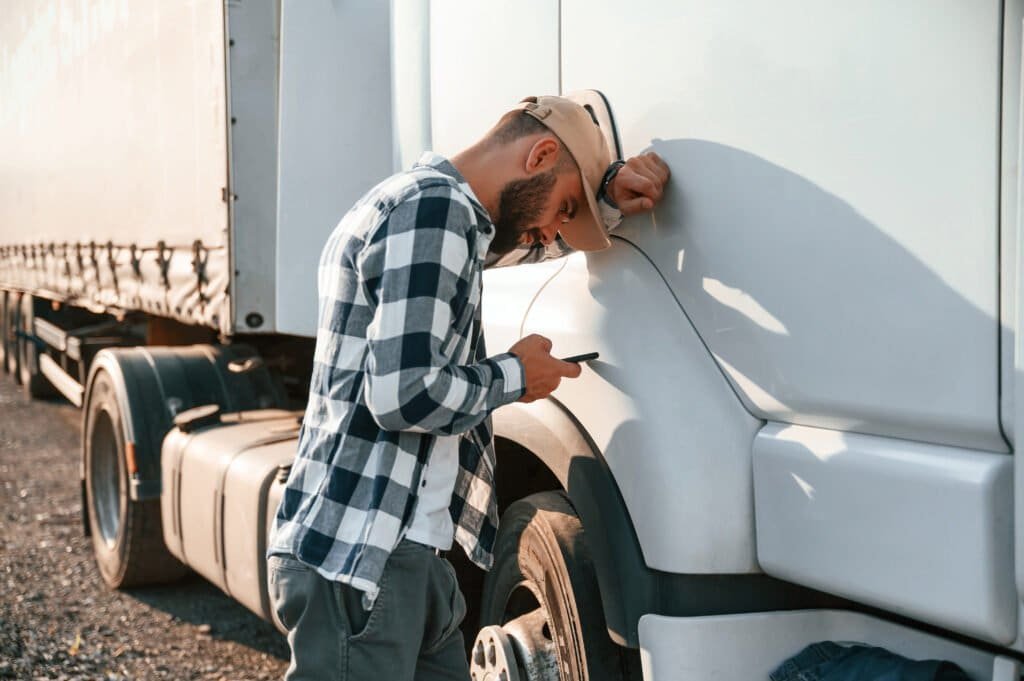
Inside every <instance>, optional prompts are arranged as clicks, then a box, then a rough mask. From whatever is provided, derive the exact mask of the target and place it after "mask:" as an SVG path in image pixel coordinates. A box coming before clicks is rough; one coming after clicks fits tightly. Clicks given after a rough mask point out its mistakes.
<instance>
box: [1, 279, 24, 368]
mask: <svg viewBox="0 0 1024 681" xmlns="http://www.w3.org/2000/svg"><path fill="white" fill-rule="evenodd" d="M20 297H21V294H20V293H15V292H13V291H8V292H7V296H6V298H5V299H4V319H5V320H6V323H5V325H4V371H6V372H7V373H8V374H10V375H11V376H13V377H14V380H15V382H20V381H21V367H20V366H19V363H18V337H17V336H16V335H15V334H16V331H17V329H18V319H19V317H20V313H19V308H20V305H19V299H20Z"/></svg>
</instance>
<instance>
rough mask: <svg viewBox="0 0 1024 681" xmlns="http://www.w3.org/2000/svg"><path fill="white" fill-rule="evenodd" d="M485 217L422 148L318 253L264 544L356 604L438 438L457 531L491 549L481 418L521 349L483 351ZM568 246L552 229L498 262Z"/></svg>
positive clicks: (490, 467) (401, 525)
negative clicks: (290, 458) (305, 382)
mask: <svg viewBox="0 0 1024 681" xmlns="http://www.w3.org/2000/svg"><path fill="white" fill-rule="evenodd" d="M616 214H617V213H616ZM494 231H495V227H494V225H493V224H492V223H491V220H490V216H489V215H488V213H487V211H486V210H485V209H484V208H483V206H481V205H480V203H479V202H478V201H477V199H476V197H475V195H474V194H473V192H472V190H471V189H470V187H469V185H468V183H466V181H465V180H464V179H463V178H462V176H461V175H460V174H459V172H458V171H457V170H456V169H455V167H454V166H453V165H452V164H451V163H450V162H448V161H447V160H446V159H444V158H442V157H440V156H437V155H434V154H426V155H424V157H423V158H422V159H421V160H420V162H419V163H417V164H416V165H415V166H414V167H413V169H412V170H410V171H408V172H403V173H399V174H397V175H394V176H392V177H390V178H388V179H387V180H385V181H384V182H382V183H380V184H379V185H377V186H376V187H374V188H373V189H371V190H370V191H369V192H368V193H367V194H366V195H365V196H364V197H363V198H362V199H361V200H360V201H359V202H358V203H357V204H356V205H355V206H354V207H353V208H352V209H351V210H350V211H349V212H348V214H346V215H345V217H344V218H343V219H342V221H341V223H340V224H339V225H338V227H337V228H336V229H335V230H334V232H333V233H332V234H331V236H330V238H329V239H328V241H327V244H326V246H325V248H324V251H323V254H322V256H321V259H320V267H319V273H318V286H319V330H318V332H317V339H316V351H315V357H314V365H313V377H312V381H311V385H310V395H309V404H308V406H307V408H306V414H305V418H304V420H303V424H302V429H301V431H300V434H299V444H298V453H297V457H296V460H295V464H294V465H293V467H292V471H291V474H290V476H289V478H288V482H287V485H286V487H285V492H284V497H283V498H282V501H281V505H280V507H279V508H278V511H277V515H276V518H275V522H274V528H273V532H272V536H271V541H270V548H269V549H268V554H269V555H273V554H292V555H294V556H295V557H296V558H298V560H300V561H301V562H303V563H306V564H307V565H310V566H312V567H313V568H315V569H316V570H317V572H319V573H320V574H321V575H323V576H324V577H326V578H327V579H331V580H335V581H339V582H343V583H347V584H351V585H352V586H353V587H355V588H357V589H360V590H362V591H364V592H366V599H365V602H366V604H367V605H369V604H372V602H373V601H374V600H375V599H376V596H377V593H378V583H379V581H380V578H381V575H382V574H383V571H384V565H385V563H386V562H387V559H388V556H389V555H390V554H391V551H392V550H393V549H394V547H395V546H397V545H398V543H399V542H400V541H401V539H402V538H403V537H404V536H405V533H406V531H407V530H408V529H409V525H410V524H411V523H412V520H413V514H414V511H415V505H416V500H417V490H418V489H419V486H420V485H421V484H422V482H421V477H422V474H423V470H424V467H425V466H426V465H427V463H428V461H429V459H430V456H431V452H432V451H435V449H436V448H437V447H440V446H450V447H455V448H457V451H458V460H459V471H458V477H457V480H456V483H455V489H454V492H453V494H452V500H451V506H450V513H451V516H452V521H453V523H454V526H455V540H456V541H457V542H458V543H459V544H460V545H461V546H462V547H463V548H464V549H465V551H466V554H467V555H468V556H469V558H470V559H471V560H472V561H473V562H474V563H476V564H477V565H479V566H480V567H482V568H484V569H487V568H489V567H490V566H491V563H492V562H493V556H492V553H491V552H492V549H493V546H494V539H495V535H496V532H497V527H498V514H497V504H496V501H495V494H494V468H495V455H494V449H493V443H492V432H491V425H490V418H489V416H490V413H491V412H492V411H494V410H495V409H497V408H498V407H500V406H502V405H504V404H508V403H510V402H513V401H515V400H517V399H519V398H520V397H521V396H522V395H523V393H524V392H525V386H524V376H523V368H522V364H521V363H520V361H519V360H518V358H516V357H515V356H514V355H512V354H510V353H503V354H500V355H495V356H493V357H487V356H486V352H485V349H484V342H483V336H482V333H481V323H480V319H481V316H480V295H481V290H482V286H481V276H482V273H483V268H484V266H485V264H488V265H489V264H493V263H494V262H495V261H494V259H491V260H488V257H487V256H488V254H487V249H488V246H489V245H490V243H491V240H492V238H493V236H494ZM569 250H570V249H569V248H568V247H567V246H566V245H565V244H564V242H562V241H561V240H559V241H558V242H556V244H552V246H550V247H549V248H548V249H547V250H545V249H543V248H539V249H538V248H533V249H526V250H520V251H518V252H517V253H516V255H514V256H512V257H509V256H506V257H505V258H502V259H501V261H500V263H497V264H512V263H513V262H534V261H538V260H544V259H547V258H548V257H557V256H559V255H564V254H565V253H568V252H569Z"/></svg>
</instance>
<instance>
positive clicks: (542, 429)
mask: <svg viewBox="0 0 1024 681" xmlns="http://www.w3.org/2000/svg"><path fill="white" fill-rule="evenodd" d="M493 423H494V432H495V437H496V438H498V439H504V440H508V441H510V442H514V443H515V444H517V445H519V446H520V447H522V448H524V449H526V450H528V451H529V452H530V453H531V454H533V455H534V456H536V457H537V458H538V459H539V460H540V461H542V462H543V463H544V465H545V466H547V468H548V469H549V470H550V471H551V472H552V473H553V474H554V476H555V477H556V478H557V479H558V480H559V482H560V483H561V484H562V487H563V489H564V490H565V491H566V493H567V494H568V496H569V500H570V501H571V502H572V505H573V508H574V509H575V510H576V513H577V515H578V516H579V518H580V522H581V523H582V525H583V532H584V538H585V541H586V545H587V549H588V550H589V552H590V555H591V558H592V560H593V562H594V567H595V570H596V573H597V581H598V588H599V589H600V592H601V604H602V608H603V610H604V616H605V622H606V624H607V626H608V634H609V636H610V637H611V639H612V640H613V641H614V642H615V643H617V644H619V645H623V646H627V647H630V648H638V647H639V646H640V636H639V622H640V617H641V616H643V615H645V614H658V615H665V616H669V617H688V616H700V615H721V614H732V613H743V612H759V611H771V610H787V609H799V608H813V607H839V606H842V605H844V604H845V601H843V600H842V599H839V598H836V597H833V596H830V595H827V594H823V593H820V592H817V591H813V590H810V589H806V588H803V587H800V586H796V585H794V584H790V583H787V582H783V581H780V580H777V579H774V578H772V577H768V576H767V575H764V574H675V573H668V572H664V571H661V570H655V569H653V568H650V567H648V566H647V564H646V563H645V561H644V557H643V551H642V550H641V546H640V541H639V539H638V538H637V533H636V530H635V528H634V527H633V522H632V520H631V519H630V516H629V511H628V509H627V508H626V504H625V502H624V501H623V498H622V495H621V493H620V492H619V488H618V485H617V484H616V482H615V478H614V476H613V474H612V472H611V470H610V469H609V467H608V464H607V462H606V461H605V460H604V457H603V456H602V454H601V452H600V451H599V449H598V447H597V446H596V445H595V444H594V441H593V440H592V439H591V437H590V436H589V434H588V433H587V432H586V430H585V429H584V428H583V427H582V426H581V425H580V423H579V421H577V420H576V418H575V417H574V416H573V415H572V413H570V412H569V410H568V409H566V407H565V406H564V405H562V404H561V403H560V402H558V401H557V400H555V399H554V398H551V397H549V398H548V399H547V400H538V401H536V402H532V403H529V404H526V403H521V402H516V403H513V404H510V405H506V406H504V407H502V408H501V409H498V410H496V411H495V412H494V414H493ZM499 447H500V445H499ZM499 475H500V473H499Z"/></svg>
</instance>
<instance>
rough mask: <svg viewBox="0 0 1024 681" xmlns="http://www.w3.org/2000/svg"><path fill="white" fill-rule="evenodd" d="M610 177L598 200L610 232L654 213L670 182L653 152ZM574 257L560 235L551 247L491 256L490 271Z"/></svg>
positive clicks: (615, 167) (620, 164)
mask: <svg viewBox="0 0 1024 681" xmlns="http://www.w3.org/2000/svg"><path fill="white" fill-rule="evenodd" d="M609 174H610V175H611V177H609V178H608V179H607V180H606V181H605V182H604V183H603V186H602V187H601V191H600V193H599V194H598V196H597V200H598V208H599V209H600V211H601V220H602V222H604V225H605V227H606V228H607V229H608V231H609V232H610V231H612V230H613V229H615V228H616V227H618V226H619V223H621V222H622V218H623V217H629V216H630V215H637V214H639V213H647V212H650V211H651V210H653V209H654V206H655V204H657V203H658V201H660V200H661V197H662V194H663V193H664V189H665V184H666V183H667V182H668V179H669V176H670V175H671V173H670V172H669V169H668V166H667V165H666V164H665V162H664V161H663V160H662V159H661V157H660V156H658V154H657V153H655V152H653V151H648V152H646V153H643V154H640V155H638V156H634V157H632V158H630V159H629V160H628V161H616V162H615V163H613V164H612V165H611V166H609V168H608V173H606V174H605V175H606V176H608V175H609ZM570 253H573V248H572V247H571V246H570V245H569V244H567V243H566V242H565V240H564V239H562V237H561V235H557V236H556V237H555V240H554V241H552V242H551V243H550V244H548V246H546V247H545V246H543V245H541V244H534V245H533V246H528V247H522V248H516V249H515V250H513V251H511V252H509V253H506V254H505V255H503V256H500V257H496V256H489V257H488V259H487V262H486V266H487V267H508V266H512V265H524V264H526V263H537V262H543V261H545V260H551V259H553V258H562V257H564V256H567V255H569V254H570Z"/></svg>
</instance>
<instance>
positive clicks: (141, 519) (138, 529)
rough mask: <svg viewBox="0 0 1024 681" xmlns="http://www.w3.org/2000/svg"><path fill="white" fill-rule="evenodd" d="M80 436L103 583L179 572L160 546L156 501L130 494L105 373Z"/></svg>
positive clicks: (116, 410) (123, 583) (149, 580)
mask: <svg viewBox="0 0 1024 681" xmlns="http://www.w3.org/2000/svg"><path fill="white" fill-rule="evenodd" d="M83 437H84V443H83V445H84V450H85V494H86V505H87V507H88V517H89V527H90V530H91V534H92V545H93V553H94V554H95V556H96V564H97V565H98V567H99V570H100V575H101V576H102V577H103V581H104V582H106V583H107V584H108V585H109V586H110V587H111V588H114V589H122V588H126V587H130V586H139V585H143V584H156V583H160V582H168V581H172V580H175V579H178V578H179V577H181V576H182V575H184V574H185V573H186V571H187V569H186V568H185V566H184V565H182V564H181V563H179V562H178V560H177V559H175V558H174V557H173V556H172V555H171V554H170V553H169V552H168V551H167V547H166V546H165V545H164V535H163V529H162V526H161V521H160V500H159V499H152V500H148V501H142V502H138V501H132V500H131V497H130V495H129V491H128V490H129V488H128V484H129V482H128V464H127V460H126V458H125V442H124V429H123V424H122V414H121V408H120V405H119V403H118V400H117V393H116V390H115V388H114V383H113V381H112V380H111V378H110V375H109V374H108V373H106V372H100V373H99V374H97V376H96V378H95V381H94V383H93V387H92V396H91V398H90V400H89V405H88V411H87V412H86V414H85V430H84V433H83Z"/></svg>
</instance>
